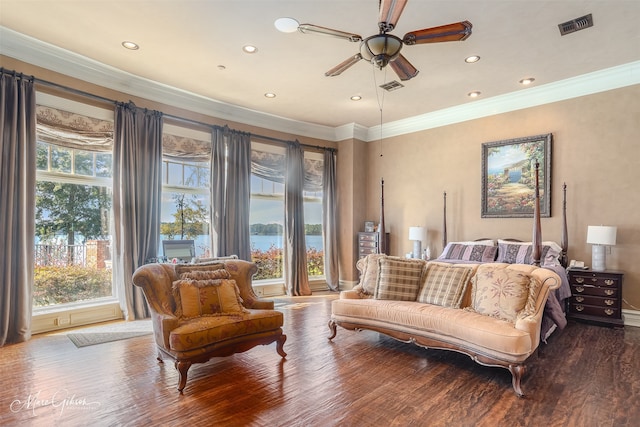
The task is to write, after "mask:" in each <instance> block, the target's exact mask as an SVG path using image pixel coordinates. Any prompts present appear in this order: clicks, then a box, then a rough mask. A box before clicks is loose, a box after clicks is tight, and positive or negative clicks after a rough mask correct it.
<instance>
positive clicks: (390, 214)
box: [366, 85, 640, 309]
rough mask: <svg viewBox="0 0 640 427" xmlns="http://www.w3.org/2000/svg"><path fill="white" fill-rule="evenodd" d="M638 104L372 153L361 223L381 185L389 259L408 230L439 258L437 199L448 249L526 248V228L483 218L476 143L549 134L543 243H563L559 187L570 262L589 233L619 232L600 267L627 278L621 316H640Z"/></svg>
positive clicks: (626, 100) (475, 125)
mask: <svg viewBox="0 0 640 427" xmlns="http://www.w3.org/2000/svg"><path fill="white" fill-rule="evenodd" d="M639 99H640V86H638V85H636V86H632V87H628V88H623V89H618V90H613V91H609V92H604V93H599V94H595V95H590V96H584V97H580V98H576V99H572V100H568V101H563V102H557V103H554V104H548V105H544V106H540V107H535V108H529V109H525V110H521V111H514V112H510V113H506V114H500V115H497V116H491V117H487V118H483V119H478V120H473V121H468V122H464V123H459V124H455V125H450V126H445V127H440V128H436V129H431V130H426V131H422V132H417V133H414V134H410V135H403V136H399V137H394V138H389V139H386V140H383V141H382V144H380V142H375V143H373V142H372V143H369V144H367V147H368V152H367V163H368V164H369V168H368V172H367V173H368V175H367V182H368V186H367V210H366V212H367V215H368V217H370V218H377V217H378V215H379V194H380V188H379V187H380V186H379V182H380V177H381V176H382V177H384V180H385V219H386V225H387V229H388V228H391V238H390V241H391V252H392V253H393V254H396V255H402V254H404V253H407V252H410V251H411V248H412V243H411V242H410V241H409V240H408V229H409V227H410V226H412V225H422V226H425V227H427V228H428V240H429V244H430V246H431V251H432V254H435V255H436V256H437V254H439V253H440V251H441V250H442V243H441V242H442V222H443V213H442V204H443V203H442V199H443V197H442V193H443V192H444V191H446V192H447V210H448V212H447V217H448V218H447V232H448V238H449V239H448V240H449V241H454V240H473V239H476V238H480V237H492V238H504V237H512V238H519V239H523V240H531V230H532V221H531V219H522V218H508V219H502V218H501V219H497V218H481V212H480V211H481V205H480V203H481V200H480V191H481V162H482V143H484V142H492V141H498V140H503V139H512V138H519V137H526V136H532V135H539V134H545V133H552V134H553V139H554V140H553V148H552V216H551V217H550V218H542V221H541V222H542V233H543V239H544V240H555V241H558V242H559V241H560V237H561V230H562V223H561V222H562V221H561V209H562V184H563V182H566V183H567V222H568V231H569V258H570V259H579V260H584V261H585V263H586V264H587V265H590V264H591V246H590V245H587V244H586V242H585V241H586V233H587V226H588V225H601V224H604V225H615V226H617V227H618V236H617V245H616V246H615V247H613V248H612V253H611V254H610V255H608V258H607V267H609V268H611V269H619V270H623V271H624V272H625V279H624V289H623V296H624V300H625V302H624V304H623V308H627V309H630V308H632V307H631V306H630V305H629V304H631V305H633V307H637V308H640V263H638V260H640V213H639V211H638V207H639V206H640V188H639V184H638V183H639V182H640V136H639V135H640V125H639V123H640V101H638V100H639ZM380 154H382V157H380Z"/></svg>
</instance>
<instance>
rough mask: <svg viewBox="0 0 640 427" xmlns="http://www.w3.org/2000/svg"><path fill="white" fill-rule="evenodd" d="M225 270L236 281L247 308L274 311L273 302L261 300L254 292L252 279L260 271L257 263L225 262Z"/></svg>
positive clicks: (242, 261)
mask: <svg viewBox="0 0 640 427" xmlns="http://www.w3.org/2000/svg"><path fill="white" fill-rule="evenodd" d="M224 268H225V270H227V271H228V272H229V274H230V275H231V278H232V279H233V280H235V281H236V285H238V290H239V291H240V296H241V297H242V304H243V305H244V306H245V308H251V309H259V310H273V307H274V303H273V301H270V300H265V299H262V298H260V297H259V296H257V295H256V293H255V292H254V290H253V286H252V278H253V276H254V275H255V274H256V272H257V271H258V266H257V265H256V264H255V263H253V262H249V261H244V260H229V261H225V263H224Z"/></svg>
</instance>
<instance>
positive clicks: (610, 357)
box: [0, 295, 640, 427]
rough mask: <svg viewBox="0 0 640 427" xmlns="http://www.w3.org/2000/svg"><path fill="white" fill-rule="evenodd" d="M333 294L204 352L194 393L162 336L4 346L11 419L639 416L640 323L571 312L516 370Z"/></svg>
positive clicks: (325, 422) (620, 420) (352, 420)
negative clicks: (279, 344) (267, 338)
mask: <svg viewBox="0 0 640 427" xmlns="http://www.w3.org/2000/svg"><path fill="white" fill-rule="evenodd" d="M333 298H335V295H330V296H314V297H307V298H303V297H298V298H278V300H279V301H288V302H293V303H305V304H299V305H289V306H284V307H283V308H280V309H281V310H282V311H283V312H284V315H285V327H284V328H285V333H286V334H287V337H288V339H287V342H286V344H285V350H286V351H287V353H288V356H287V359H286V360H285V361H282V359H281V358H280V356H278V354H277V353H276V350H275V344H272V345H269V346H261V347H257V348H254V349H252V350H250V351H248V352H246V353H242V354H237V355H234V356H231V357H228V358H220V359H213V360H211V361H210V362H209V363H207V364H200V365H194V366H193V367H192V368H191V370H190V371H189V380H188V382H187V387H186V388H185V390H184V394H183V395H180V393H178V391H177V390H176V386H177V383H178V375H177V372H176V371H175V369H174V368H173V364H172V363H165V364H164V365H159V364H158V363H157V362H156V359H155V356H156V351H155V348H154V347H155V346H154V343H153V338H152V336H143V337H136V338H131V339H127V340H122V341H116V342H111V343H105V344H99V345H93V346H89V347H83V348H76V347H75V345H74V344H73V343H72V342H71V340H70V339H69V338H68V337H67V336H65V335H62V334H51V335H43V336H36V337H34V338H33V339H32V340H30V341H29V342H26V343H22V344H15V345H9V346H5V347H3V348H0V377H1V381H2V395H1V396H2V397H0V425H2V426H14V425H15V426H17V425H20V426H29V425H33V426H54V425H58V426H160V425H162V426H174V425H186V426H189V427H196V426H637V425H639V423H640V421H639V420H640V405H639V403H640V328H633V327H626V328H624V329H610V328H606V327H600V326H593V325H588V324H582V323H575V322H569V325H568V326H567V328H566V329H565V330H564V331H561V332H560V333H556V334H554V336H552V337H551V339H550V340H549V344H548V345H544V346H543V348H542V349H541V351H540V352H539V354H538V355H537V356H534V358H533V360H532V361H531V363H530V364H529V366H528V368H529V369H528V372H527V373H526V374H525V377H524V379H523V389H524V392H525V393H526V396H525V397H524V398H518V397H516V395H515V394H514V392H513V389H512V388H511V375H510V374H509V372H508V371H506V370H504V369H499V368H488V367H482V366H479V365H477V364H475V363H474V362H473V361H472V360H471V359H469V357H467V356H465V355H462V354H457V353H453V352H445V351H438V350H426V349H422V348H419V347H416V346H414V345H410V344H404V343H401V342H397V341H395V340H393V339H391V338H387V337H385V336H382V335H379V334H377V333H374V332H369V331H362V332H352V331H346V330H344V329H341V328H338V335H337V337H336V338H335V340H334V342H333V343H331V342H329V341H327V336H328V335H329V329H328V328H327V320H328V316H329V313H330V303H331V300H332V299H333Z"/></svg>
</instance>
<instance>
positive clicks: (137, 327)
mask: <svg viewBox="0 0 640 427" xmlns="http://www.w3.org/2000/svg"><path fill="white" fill-rule="evenodd" d="M152 333H153V326H152V325H151V320H135V321H130V322H124V321H122V322H112V323H108V324H105V325H99V326H91V327H86V328H81V329H75V330H73V331H69V332H65V333H64V334H65V335H66V336H68V337H69V339H70V340H71V341H72V342H73V343H74V344H75V345H76V347H78V348H80V347H87V346H90V345H97V344H104V343H108V342H113V341H120V340H126V339H129V338H134V337H140V336H144V335H151V334H152Z"/></svg>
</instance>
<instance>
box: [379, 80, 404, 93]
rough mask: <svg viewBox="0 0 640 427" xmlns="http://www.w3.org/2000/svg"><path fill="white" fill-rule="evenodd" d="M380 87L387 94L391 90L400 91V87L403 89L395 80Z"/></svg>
mask: <svg viewBox="0 0 640 427" xmlns="http://www.w3.org/2000/svg"><path fill="white" fill-rule="evenodd" d="M380 87H381V88H382V89H384V90H386V91H387V92H391V91H392V90H397V89H400V88H401V87H404V85H403V84H402V83H400V82H398V81H397V80H392V81H390V82H387V83H384V84H381V85H380Z"/></svg>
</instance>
